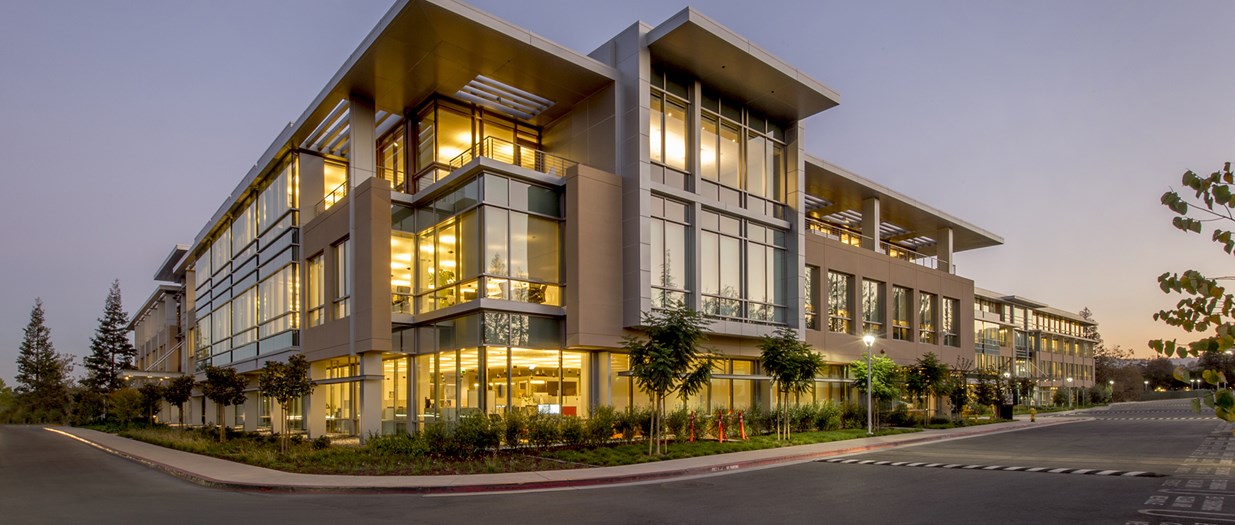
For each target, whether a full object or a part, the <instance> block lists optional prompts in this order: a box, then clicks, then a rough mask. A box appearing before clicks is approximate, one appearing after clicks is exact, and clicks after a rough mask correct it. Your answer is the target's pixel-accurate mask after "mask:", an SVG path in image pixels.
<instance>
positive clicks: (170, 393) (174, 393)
mask: <svg viewBox="0 0 1235 525" xmlns="http://www.w3.org/2000/svg"><path fill="white" fill-rule="evenodd" d="M193 386H194V383H193V376H187V375H186V376H179V377H177V378H175V379H172V380H171V381H168V382H167V386H166V387H164V388H163V399H166V400H167V402H168V403H171V404H173V405H176V409H177V411H178V412H179V413H180V428H181V429H183V428H184V404H185V403H188V402H189V399H190V398H191V397H193Z"/></svg>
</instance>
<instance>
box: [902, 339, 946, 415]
mask: <svg viewBox="0 0 1235 525" xmlns="http://www.w3.org/2000/svg"><path fill="white" fill-rule="evenodd" d="M951 373H952V370H951V369H950V368H949V367H948V365H947V364H945V363H944V362H942V361H940V360H939V356H936V355H935V353H934V352H927V353H925V354H923V355H921V356H918V359H917V360H916V361H914V363H913V365H911V366H909V367H908V368H907V369H906V370H905V391H907V392H908V393H909V395H911V396H913V398H914V399H915V400H917V401H918V403H920V404H924V403H925V402H926V400H927V399H930V398H933V397H936V396H941V395H946V394H947V393H948V391H949V386H950V385H951V382H950V381H948V377H949V376H950V375H951Z"/></svg>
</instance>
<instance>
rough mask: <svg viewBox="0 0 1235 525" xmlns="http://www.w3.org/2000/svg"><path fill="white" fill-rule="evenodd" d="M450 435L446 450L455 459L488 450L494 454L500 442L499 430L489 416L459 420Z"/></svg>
mask: <svg viewBox="0 0 1235 525" xmlns="http://www.w3.org/2000/svg"><path fill="white" fill-rule="evenodd" d="M451 434H452V435H451V436H450V438H451V439H450V441H451V445H450V446H448V447H447V450H450V451H451V452H453V453H452V454H450V455H452V456H456V457H464V458H470V457H475V456H479V455H481V454H483V453H485V452H486V451H488V450H490V449H492V450H493V451H495V452H496V451H497V448H498V446H499V445H501V442H502V430H501V428H499V427H498V425H495V424H494V423H493V421H492V420H490V419H489V416H487V415H485V414H480V413H474V414H468V415H466V416H463V417H461V418H459V423H458V424H457V425H455V428H454V432H453V433H451Z"/></svg>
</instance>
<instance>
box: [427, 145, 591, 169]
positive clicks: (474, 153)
mask: <svg viewBox="0 0 1235 525" xmlns="http://www.w3.org/2000/svg"><path fill="white" fill-rule="evenodd" d="M477 157H485V158H489V159H493V160H496V161H498V162H504V163H506V164H512V165H515V166H519V167H523V168H527V169H530V170H533V171H536V172H540V173H544V174H547V175H553V176H556V177H561V176H562V175H564V174H565V173H566V170H567V169H569V168H571V167H574V166H578V165H579V163H577V162H574V161H571V160H566V159H564V158H562V157H558V156H556V155H550V154H548V153H545V152H543V151H540V150H538V149H535V148H531V147H528V146H521V145H519V144H514V143H511V142H507V141H505V140H502V139H499V138H497V137H488V138H486V139H484V140H482V141H480V142H479V143H477V144H476V145H475V146H472V147H471V148H470V149H468V150H467V151H464V152H463V153H460V154H459V156H457V157H455V158H454V159H451V161H450V169H451V170H457V169H459V168H462V167H463V165H464V164H467V163H469V162H471V161H472V160H473V159H475V158H477Z"/></svg>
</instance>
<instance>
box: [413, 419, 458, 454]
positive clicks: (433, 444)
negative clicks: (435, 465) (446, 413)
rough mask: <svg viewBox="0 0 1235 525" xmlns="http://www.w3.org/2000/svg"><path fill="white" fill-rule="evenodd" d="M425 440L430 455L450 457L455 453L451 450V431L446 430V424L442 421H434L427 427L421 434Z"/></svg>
mask: <svg viewBox="0 0 1235 525" xmlns="http://www.w3.org/2000/svg"><path fill="white" fill-rule="evenodd" d="M420 435H421V437H422V438H424V441H425V447H426V448H427V449H428V450H429V453H430V454H434V455H438V456H446V455H450V454H451V452H453V451H452V450H451V449H450V448H451V446H452V445H451V442H450V441H451V440H450V430H449V429H447V428H446V424H445V423H443V422H441V421H434V422H431V423H428V424H426V425H425V429H424V431H423V432H421V433H420Z"/></svg>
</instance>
